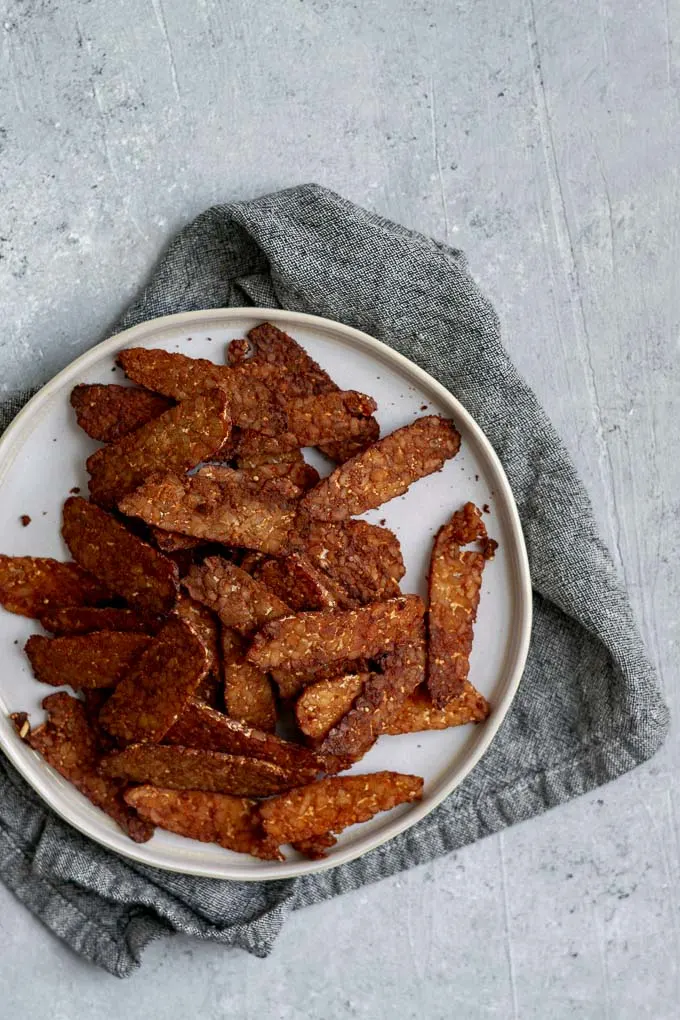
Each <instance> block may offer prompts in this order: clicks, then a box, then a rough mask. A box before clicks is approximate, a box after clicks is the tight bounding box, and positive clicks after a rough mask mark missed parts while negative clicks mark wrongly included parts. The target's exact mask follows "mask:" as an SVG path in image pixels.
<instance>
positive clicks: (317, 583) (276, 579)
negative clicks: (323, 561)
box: [254, 553, 344, 613]
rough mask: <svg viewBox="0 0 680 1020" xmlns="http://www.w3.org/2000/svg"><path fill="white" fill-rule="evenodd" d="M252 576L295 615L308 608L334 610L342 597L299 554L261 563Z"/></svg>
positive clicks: (329, 582)
mask: <svg viewBox="0 0 680 1020" xmlns="http://www.w3.org/2000/svg"><path fill="white" fill-rule="evenodd" d="M254 577H255V578H256V579H257V580H258V581H261V582H262V583H263V584H265V585H266V586H267V588H268V589H269V590H270V591H272V592H273V593H274V594H275V595H277V596H278V597H279V598H280V599H282V600H283V601H284V602H285V603H286V604H287V605H288V606H289V607H290V609H291V610H292V611H293V612H295V613H301V612H304V611H305V610H310V609H337V608H338V603H339V600H342V598H343V596H344V592H338V589H337V585H335V584H334V582H333V581H331V580H330V578H326V577H324V576H323V574H321V573H320V572H319V571H318V570H316V569H315V568H314V567H313V566H312V564H311V563H310V562H309V560H308V559H306V558H305V557H304V556H301V555H300V554H299V553H292V554H291V555H290V556H286V557H285V558H283V559H271V560H265V562H264V563H262V564H261V565H260V566H258V567H257V568H256V570H255V573H254ZM289 611H290V610H289Z"/></svg>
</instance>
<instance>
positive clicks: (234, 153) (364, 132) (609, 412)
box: [0, 0, 680, 1020]
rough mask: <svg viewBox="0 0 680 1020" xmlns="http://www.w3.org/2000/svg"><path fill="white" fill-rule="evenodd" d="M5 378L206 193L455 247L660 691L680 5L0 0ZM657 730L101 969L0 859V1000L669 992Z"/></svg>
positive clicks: (677, 476)
mask: <svg viewBox="0 0 680 1020" xmlns="http://www.w3.org/2000/svg"><path fill="white" fill-rule="evenodd" d="M0 12H1V13H0V47H1V50H0V52H1V54H2V56H1V58H0V59H1V70H2V73H1V74H0V181H1V182H2V201H1V203H0V308H1V313H0V314H1V318H2V329H1V330H0V372H1V375H0V391H1V392H8V391H10V390H12V389H16V388H20V387H22V386H24V385H26V384H30V383H37V382H42V381H45V380H47V379H48V378H49V377H50V376H51V375H52V374H53V373H54V372H55V371H56V370H58V369H59V368H61V367H62V366H63V365H65V364H66V363H67V362H68V361H70V360H71V359H72V358H73V357H74V355H76V354H77V353H79V352H80V351H82V350H83V349H85V348H86V347H87V346H88V345H90V344H91V343H92V342H93V341H95V340H97V339H98V338H99V337H100V335H101V334H102V332H103V331H104V330H105V329H106V328H107V326H108V325H109V324H110V323H111V322H112V321H113V320H114V319H115V317H116V316H117V314H118V313H119V311H120V309H121V308H122V307H123V306H124V305H125V303H126V302H127V301H129V300H130V298H131V297H132V296H133V295H134V294H135V292H136V290H137V288H138V287H139V286H140V284H141V282H142V281H143V280H144V278H145V276H146V275H147V274H148V272H149V271H150V267H151V266H152V265H153V262H154V259H155V258H156V257H157V255H158V253H159V251H160V250H161V249H162V248H163V246H164V244H165V243H166V242H167V241H168V239H169V238H170V237H171V236H172V234H173V232H174V231H175V230H176V229H177V228H178V227H179V226H180V225H181V224H183V223H185V222H186V221H187V220H188V219H190V218H191V217H192V216H193V215H194V214H196V213H198V212H199V211H201V210H202V209H203V208H205V207H206V206H208V205H209V204H211V203H213V202H216V201H221V200H225V199H232V198H245V197H249V196H253V195H255V194H258V193H262V192H264V191H267V190H271V189H275V188H278V187H281V186H286V185H290V184H293V183H296V182H299V181H302V180H316V181H318V182H320V183H322V184H326V185H329V186H331V187H333V188H335V189H336V190H338V191H341V192H343V193H344V194H345V195H347V196H348V197H349V198H352V199H354V200H356V201H358V202H360V203H362V204H364V205H366V206H368V207H369V208H373V209H376V210H378V211H380V212H381V213H383V214H385V215H387V216H390V217H392V218H395V219H397V220H400V221H402V222H404V223H406V224H408V225H412V226H414V227H417V228H419V229H421V230H423V231H426V232H429V233H431V234H433V235H435V236H437V237H439V238H443V239H447V240H449V241H451V242H453V243H455V244H456V245H459V246H460V247H463V248H464V249H465V250H466V251H467V252H468V254H469V256H470V259H471V264H472V267H473V269H474V271H475V273H476V275H477V277H478V278H479V280H480V281H481V283H482V284H483V285H484V287H485V288H486V290H487V291H488V292H489V293H490V294H491V295H492V296H493V298H494V300H495V302H496V305H497V307H498V309H499V312H500V314H501V316H502V319H503V323H504V329H505V340H506V344H507V346H508V348H509V349H510V350H511V352H512V355H513V357H514V358H515V359H516V362H517V363H518V365H519V367H520V368H521V370H522V371H523V372H524V373H525V375H526V376H527V377H528V378H529V380H530V381H531V383H532V385H533V386H534V388H535V389H536V391H537V392H538V394H539V396H540V398H541V399H542V400H543V401H544V403H545V404H546V406H547V407H548V409H549V411H550V413H551V415H552V418H553V420H554V422H555V424H556V425H557V427H558V429H559V430H560V431H561V433H562V435H563V436H564V438H565V440H566V443H567V445H568V446H569V448H570V450H571V452H572V454H573V456H574V458H575V459H576V461H577V463H578V465H579V467H580V470H581V472H582V474H583V476H584V477H585V479H586V481H587V484H588V486H589V488H590V491H591V494H592V496H593V500H594V504H595V507H596V512H597V515H598V518H599V521H600V524H601V527H602V532H603V535H604V537H605V538H606V540H607V542H608V543H609V545H610V546H611V548H612V550H613V553H614V556H615V559H616V561H617V563H618V565H619V567H620V569H621V570H622V572H623V574H624V576H625V579H626V582H627V584H628V588H629V590H630V592H631V596H632V599H633V601H634V604H635V607H636V610H637V613H638V616H639V619H640V622H641V625H642V627H643V630H644V634H645V637H646V640H647V642H648V646H649V650H650V653H651V655H652V657H653V659H654V661H655V662H656V663H657V665H658V667H659V670H660V673H661V676H662V678H663V682H664V685H665V689H666V693H667V696H668V699H669V701H670V703H671V705H672V707H675V706H676V705H677V702H678V694H679V690H678V671H677V656H678V646H677V645H678V604H679V596H680V584H679V581H678V570H677V546H678V539H679V538H680V528H679V525H678V522H679V520H680V456H678V429H677V418H678V402H679V399H680V373H679V370H678V362H679V356H680V350H679V348H680V287H679V286H678V282H679V279H680V277H679V270H678V264H679V256H680V250H679V248H680V201H679V184H680V178H679V171H678V167H679V165H680V131H679V113H680V92H679V82H680V4H679V3H678V0H650V2H649V3H644V4H643V3H638V2H636V0H617V2H614V0H579V2H578V3H575V2H574V0H504V2H499V0H457V2H446V0H440V2H438V0H373V2H372V3H364V4H360V3H352V2H349V0H333V2H327V0H280V2H277V0H258V2H257V3H255V2H252V3H248V2H247V0H233V2H228V0H195V2H194V3H191V4H189V3H184V2H182V0H148V2H146V3H143V2H140V0H137V2H134V0H118V2H117V3H109V2H106V0H0ZM679 810H680V754H679V750H678V741H677V736H676V733H675V732H673V734H672V736H671V738H670V740H669V741H668V744H667V746H666V747H665V749H664V750H663V751H662V752H661V753H660V754H659V755H658V756H657V758H656V759H655V760H654V761H653V762H652V763H650V764H649V765H648V766H646V767H644V768H641V769H639V770H638V771H637V772H635V773H634V774H632V775H630V776H628V777H626V778H624V779H622V780H621V781H619V782H617V783H615V784H613V785H611V786H609V787H606V788H604V789H602V790H601V791H599V792H598V793H596V794H594V795H592V796H589V797H587V798H584V799H582V800H580V801H578V802H575V803H573V804H570V805H568V806H566V807H563V808H561V809H559V810H556V811H554V812H552V813H550V814H548V815H546V816H544V817H542V818H540V819H536V820H534V821H532V822H530V823H528V824H525V825H522V826H518V827H517V828H515V829H512V830H509V831H507V832H506V833H504V834H503V835H501V836H498V837H496V838H491V839H488V840H486V841H485V842H483V843H480V844H478V845H476V846H473V847H470V848H467V849H466V850H465V851H464V852H461V853H458V854H456V855H453V856H451V857H448V858H446V859H443V860H441V861H439V862H437V863H436V864H434V865H429V866H427V867H422V868H420V869H416V870H414V871H412V872H410V873H408V874H405V875H403V876H401V877H398V878H394V879H392V880H390V881H386V882H383V883H382V884H380V885H377V886H375V887H372V888H368V889H365V890H363V891H361V892H358V893H356V894H354V895H352V896H347V897H346V898H344V899H339V900H336V901H334V902H331V903H327V904H324V905H322V906H319V907H317V908H314V909H310V910H308V911H304V912H302V913H300V914H298V915H296V916H295V917H293V918H292V919H291V920H290V921H289V923H288V925H287V928H286V929H285V931H284V933H283V935H282V937H281V939H280V942H279V944H278V947H277V948H276V950H275V952H274V953H273V954H272V956H271V957H270V958H269V959H267V960H265V961H262V960H256V959H252V958H249V957H247V956H246V955H245V954H243V953H240V952H229V951H225V950H223V949H220V948H218V947H215V946H209V945H201V944H197V943H191V942H189V941H188V940H183V939H182V940H180V939H176V940H169V941H164V942H162V943H157V944H155V945H154V946H152V947H151V948H150V949H149V950H148V952H147V954H146V958H145V963H144V966H143V969H142V970H141V971H139V972H138V973H137V974H136V975H135V976H134V977H133V978H131V979H130V980H129V981H127V982H120V981H116V980H115V979H113V978H110V977H108V976H107V975H105V974H103V973H100V972H98V971H96V970H94V969H92V968H91V967H89V966H88V965H85V964H83V963H82V962H80V961H79V960H78V959H76V958H75V957H74V956H73V955H72V954H71V953H70V952H69V951H68V950H66V949H65V948H64V947H63V946H62V945H60V944H59V942H57V940H56V939H54V938H53V937H52V936H51V935H50V934H48V933H47V932H46V931H45V930H44V929H43V928H42V927H41V926H40V925H39V924H38V922H36V921H35V920H34V919H33V918H32V917H31V916H30V915H29V914H28V913H27V912H25V911H24V909H23V908H22V907H21V906H20V905H19V904H18V903H17V902H16V901H15V900H14V899H13V898H12V896H11V895H10V894H9V893H8V892H7V891H6V890H5V889H4V888H2V887H0V1016H3V1017H5V1016H6V1017H16V1016H38V1015H47V1016H49V1017H50V1018H51V1020H77V1018H80V1017H88V1018H89V1020H98V1018H108V1017H109V1016H111V1015H112V1011H115V1015H118V1016H121V1017H146V1016H151V1017H158V1018H169V1020H176V1018H180V1017H185V1016H189V1015H191V1016H196V1017H206V1018H213V1017H214V1018H218V1017H219V1018H223V1017H238V1018H250V1017H253V1018H254V1017H257V1018H258V1020H264V1018H270V1017H271V1018H283V1020H299V1018H300V1020H301V1018H307V1017H313V1018H323V1020H335V1018H344V1017H362V1018H369V1020H373V1018H382V1017H398V1018H402V1017H404V1018H411V1017H413V1018H415V1017H418V1018H423V1017H424V1018H427V1020H436V1018H449V1017H461V1018H466V1020H467V1018H471V1020H476V1018H487V1017H498V1018H506V1017H514V1018H521V1020H529V1018H536V1020H544V1018H555V1020H561V1018H565V1020H567V1018H568V1020H572V1018H579V1020H580V1018H583V1020H594V1018H597V1020H599V1018H609V1020H627V1018H635V1020H639V1018H642V1017H645V1018H653V1020H671V1018H675V1017H677V1016H678V1015H680V970H679V967H680V962H679V958H680V935H679V928H680V891H679V890H680V842H679V840H680V834H679V830H678V811H679Z"/></svg>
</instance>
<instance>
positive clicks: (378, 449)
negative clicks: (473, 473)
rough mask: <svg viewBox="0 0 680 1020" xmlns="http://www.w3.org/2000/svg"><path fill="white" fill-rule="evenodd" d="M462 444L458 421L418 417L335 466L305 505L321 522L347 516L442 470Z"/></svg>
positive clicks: (386, 499) (308, 511)
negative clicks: (456, 424)
mask: <svg viewBox="0 0 680 1020" xmlns="http://www.w3.org/2000/svg"><path fill="white" fill-rule="evenodd" d="M459 448H460V434H459V433H458V432H457V431H456V429H455V427H454V425H453V422H451V421H448V420H447V419H446V418H441V417H439V416H437V415H428V416H427V417H424V418H418V419H417V420H416V421H414V422H413V423H412V424H411V425H406V426H405V427H404V428H401V429H397V431H396V432H392V433H391V434H390V435H389V436H385V437H384V438H383V439H380V440H378V442H377V443H374V444H373V445H372V446H369V447H367V448H366V449H365V450H364V451H363V452H362V453H359V454H357V455H356V456H355V457H352V459H351V460H348V461H347V462H346V463H344V464H342V465H341V466H340V467H338V468H336V469H335V471H333V472H332V474H330V475H329V476H328V478H324V479H323V481H321V482H319V484H318V485H317V486H316V487H315V488H314V489H310V491H309V492H308V493H306V495H305V496H304V497H303V499H302V506H303V507H304V509H305V511H306V512H307V513H308V514H309V515H310V516H311V517H316V518H319V519H320V520H324V521H342V520H346V519H347V518H348V517H351V516H352V515H354V514H362V513H364V511H365V510H372V509H373V508H375V507H378V506H381V504H383V503H386V502H388V500H390V499H394V497H395V496H400V495H401V494H402V493H404V492H406V490H407V489H408V488H409V486H410V485H412V484H413V482H416V481H417V480H418V479H419V478H424V477H425V475H430V474H432V473H433V472H434V471H440V470H441V468H442V467H443V465H444V463H445V461H447V460H448V459H449V458H451V457H455V455H456V454H457V453H458V450H459Z"/></svg>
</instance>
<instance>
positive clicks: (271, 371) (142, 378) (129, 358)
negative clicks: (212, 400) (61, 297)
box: [118, 347, 286, 435]
mask: <svg viewBox="0 0 680 1020" xmlns="http://www.w3.org/2000/svg"><path fill="white" fill-rule="evenodd" d="M118 362H119V364H120V365H122V367H123V370H124V372H125V374H126V375H127V376H128V377H129V378H130V379H132V381H133V382H136V383H138V384H139V385H141V386H146V388H147V389H150V390H153V391H154V392H155V393H162V394H163V395H164V396H166V397H173V398H174V399H175V400H188V399H189V398H191V397H195V396H197V395H198V394H203V393H206V392H207V391H209V390H212V389H214V388H217V389H219V390H220V391H221V392H222V393H224V394H225V396H226V398H227V400H228V402H229V415H230V417H231V419H232V421H233V422H234V424H235V425H240V426H242V427H243V428H253V429H258V430H259V431H260V432H266V433H269V434H270V435H271V434H273V433H276V432H282V431H283V430H284V429H285V427H286V415H285V412H284V410H283V408H282V406H281V404H280V402H279V400H278V398H277V391H278V389H279V384H280V379H281V376H282V372H281V371H280V370H279V369H277V368H276V367H274V366H269V365H266V364H257V363H255V362H254V361H252V360H251V361H248V362H247V363H246V364H243V365H238V366H236V367H234V368H228V367H227V366H225V365H215V364H213V362H212V361H207V360H206V359H205V358H188V357H186V355H184V354H173V353H170V352H169V351H163V350H145V349H144V348H141V347H136V348H130V349H128V350H126V351H121V352H120V354H119V355H118Z"/></svg>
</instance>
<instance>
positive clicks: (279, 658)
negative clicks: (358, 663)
mask: <svg viewBox="0 0 680 1020" xmlns="http://www.w3.org/2000/svg"><path fill="white" fill-rule="evenodd" d="M424 611H425V607H424V605H423V602H422V600H421V599H420V598H418V596H417V595H404V596H403V597H401V598H397V599H388V600H387V601H386V602H374V603H372V604H371V605H369V606H361V607H360V608H359V609H349V610H346V611H344V612H340V611H333V610H328V611H322V612H317V613H298V614H296V615H295V616H287V617H284V618H283V619H281V620H275V621H274V622H273V623H268V624H266V625H265V626H264V627H263V628H262V629H261V630H260V631H259V632H258V633H257V634H256V635H255V638H254V639H253V643H252V645H251V648H250V650H249V652H248V659H249V660H250V661H251V662H253V663H255V665H256V666H259V667H260V668H261V669H276V668H277V667H279V666H287V667H295V666H301V667H305V668H312V667H314V666H315V665H316V666H323V665H325V664H326V663H329V662H332V661H333V660H335V659H347V658H359V657H363V656H372V655H377V654H378V653H379V652H383V651H386V650H387V649H389V648H392V647H393V646H394V645H395V643H396V642H397V641H399V640H400V638H402V637H403V635H404V634H405V633H406V634H408V633H409V632H410V631H411V630H412V629H413V627H414V626H415V625H416V623H417V622H418V620H420V619H422V616H423V613H424Z"/></svg>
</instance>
